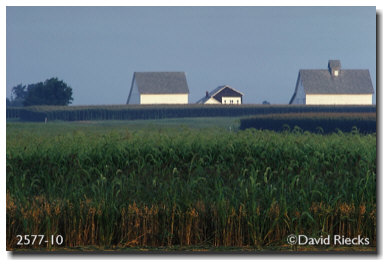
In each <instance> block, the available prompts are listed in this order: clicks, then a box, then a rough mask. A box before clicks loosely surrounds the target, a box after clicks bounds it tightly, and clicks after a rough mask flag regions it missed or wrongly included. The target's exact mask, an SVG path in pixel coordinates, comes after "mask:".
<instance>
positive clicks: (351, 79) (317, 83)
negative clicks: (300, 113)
mask: <svg viewBox="0 0 390 266" xmlns="http://www.w3.org/2000/svg"><path fill="white" fill-rule="evenodd" d="M373 93H374V88H373V87H372V82H371V77H370V72H369V71H368V69H341V64H340V61H339V60H329V62H328V69H308V70H302V69H301V70H300V71H299V74H298V79H297V83H296V86H295V91H294V94H293V96H292V97H291V100H290V104H306V105H370V104H372V95H373Z"/></svg>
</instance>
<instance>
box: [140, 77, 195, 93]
mask: <svg viewBox="0 0 390 266" xmlns="http://www.w3.org/2000/svg"><path fill="white" fill-rule="evenodd" d="M133 79H134V80H135V82H136V83H137V86H138V91H139V93H140V94H187V93H189V89H188V85H187V79H186V74H185V73H184V72H135V73H134V77H133Z"/></svg>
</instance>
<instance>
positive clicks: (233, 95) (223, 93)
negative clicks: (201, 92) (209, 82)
mask: <svg viewBox="0 0 390 266" xmlns="http://www.w3.org/2000/svg"><path fill="white" fill-rule="evenodd" d="M243 95H244V94H242V93H241V92H239V91H238V90H236V89H234V88H232V87H230V86H228V85H223V86H219V87H217V88H215V89H214V90H212V91H211V92H210V93H209V92H208V91H206V96H205V97H203V98H202V99H200V100H199V101H197V102H196V103H202V104H242V96H243Z"/></svg>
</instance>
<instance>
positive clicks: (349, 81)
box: [299, 69, 374, 94]
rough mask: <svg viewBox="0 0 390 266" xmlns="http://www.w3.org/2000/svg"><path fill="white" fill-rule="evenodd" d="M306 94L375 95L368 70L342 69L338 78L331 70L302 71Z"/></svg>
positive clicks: (301, 77)
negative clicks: (333, 75) (332, 74)
mask: <svg viewBox="0 0 390 266" xmlns="http://www.w3.org/2000/svg"><path fill="white" fill-rule="evenodd" d="M299 75H300V79H301V81H302V85H303V88H304V90H305V93H306V94H371V93H374V88H373V87H372V82H371V77H370V72H369V71H368V69H358V70H352V69H351V70H350V69H345V70H344V69H342V70H340V73H339V75H338V76H337V77H332V76H331V74H330V72H329V70H327V69H326V70H325V69H324V70H300V71H299Z"/></svg>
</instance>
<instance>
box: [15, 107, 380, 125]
mask: <svg viewBox="0 0 390 266" xmlns="http://www.w3.org/2000/svg"><path fill="white" fill-rule="evenodd" d="M10 110H11V109H10ZM301 112H326V113H332V112H354V113H356V112H372V113H375V112H376V106H375V105H372V106H371V105H370V106H294V105H239V106H238V105H234V106H231V105H230V106H229V105H196V104H192V105H145V106H141V105H112V106H33V107H26V108H22V109H21V110H20V118H21V120H24V121H45V118H47V119H48V120H49V121H51V120H64V121H78V120H134V119H162V118H181V117H215V116H230V117H232V116H248V115H257V114H274V113H301ZM9 113H10V114H11V111H9Z"/></svg>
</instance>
